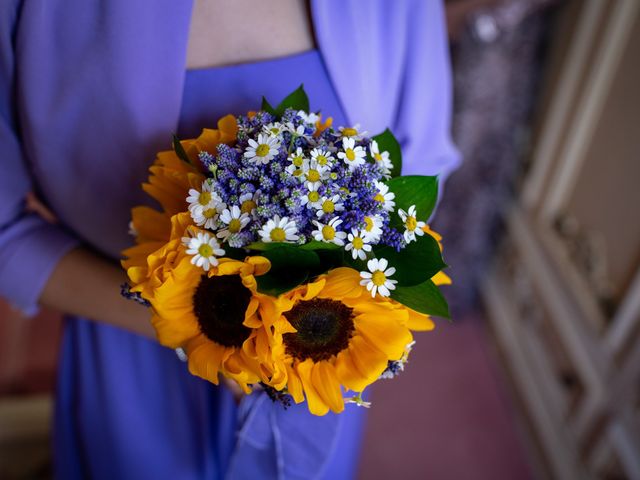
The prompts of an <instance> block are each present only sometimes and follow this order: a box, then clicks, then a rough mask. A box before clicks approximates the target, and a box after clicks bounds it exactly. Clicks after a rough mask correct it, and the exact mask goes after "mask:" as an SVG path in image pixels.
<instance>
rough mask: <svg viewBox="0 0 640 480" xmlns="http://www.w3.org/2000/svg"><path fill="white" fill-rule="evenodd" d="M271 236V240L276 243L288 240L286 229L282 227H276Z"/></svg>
mask: <svg viewBox="0 0 640 480" xmlns="http://www.w3.org/2000/svg"><path fill="white" fill-rule="evenodd" d="M269 236H270V237H271V240H272V241H274V242H284V239H285V238H286V234H285V232H284V229H282V228H280V227H276V228H274V229H273V230H271V233H270V234H269Z"/></svg>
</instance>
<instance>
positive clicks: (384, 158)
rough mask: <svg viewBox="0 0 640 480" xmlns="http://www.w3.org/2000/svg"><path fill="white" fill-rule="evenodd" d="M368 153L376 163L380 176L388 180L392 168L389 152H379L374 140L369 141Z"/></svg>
mask: <svg viewBox="0 0 640 480" xmlns="http://www.w3.org/2000/svg"><path fill="white" fill-rule="evenodd" d="M369 151H370V152H371V156H372V157H373V159H374V160H375V161H376V165H378V167H380V169H381V170H382V174H383V175H384V176H385V177H386V178H389V177H390V176H391V169H392V168H393V163H391V159H390V158H389V152H380V148H379V147H378V142H376V141H375V140H371V145H370V146H369Z"/></svg>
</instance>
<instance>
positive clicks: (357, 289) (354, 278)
mask: <svg viewBox="0 0 640 480" xmlns="http://www.w3.org/2000/svg"><path fill="white" fill-rule="evenodd" d="M324 278H325V279H326V285H325V287H324V289H323V291H322V294H321V295H320V296H321V297H323V298H332V299H335V300H340V299H342V298H347V297H357V296H360V295H362V290H363V288H362V286H361V285H360V273H359V272H358V271H357V270H354V269H353V268H347V267H340V268H336V269H334V270H331V271H330V272H329V273H328V274H327V275H326V276H325V277H324Z"/></svg>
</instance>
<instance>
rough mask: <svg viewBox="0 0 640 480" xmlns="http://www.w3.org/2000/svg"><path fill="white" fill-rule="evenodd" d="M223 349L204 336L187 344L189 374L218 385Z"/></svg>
mask: <svg viewBox="0 0 640 480" xmlns="http://www.w3.org/2000/svg"><path fill="white" fill-rule="evenodd" d="M224 354H225V348H224V347H223V346H221V345H218V344H216V343H214V342H212V341H210V340H209V339H207V338H206V337H205V336H204V335H200V336H198V337H197V338H195V339H194V340H192V341H191V342H189V343H188V344H187V356H188V358H189V372H191V374H192V375H196V376H198V377H200V378H204V379H205V380H208V381H210V382H211V383H214V384H216V385H218V382H219V379H218V373H219V371H220V367H221V365H222V360H223V357H224Z"/></svg>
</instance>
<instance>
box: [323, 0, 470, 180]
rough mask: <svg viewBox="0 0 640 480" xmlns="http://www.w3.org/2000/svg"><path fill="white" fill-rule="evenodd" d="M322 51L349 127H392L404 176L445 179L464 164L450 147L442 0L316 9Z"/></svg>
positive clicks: (348, 0)
mask: <svg viewBox="0 0 640 480" xmlns="http://www.w3.org/2000/svg"><path fill="white" fill-rule="evenodd" d="M312 7H313V10H312V11H313V18H314V24H315V27H316V36H317V40H318V44H319V46H320V48H321V50H322V53H323V57H324V60H325V64H326V65H327V69H328V70H329V73H330V74H331V78H332V81H333V83H334V87H335V88H336V93H337V94H338V97H339V98H340V101H341V103H342V106H343V108H344V110H345V113H346V115H347V117H348V118H349V121H350V122H351V123H361V124H362V126H363V127H364V129H365V130H367V131H369V133H370V134H376V133H379V132H382V131H383V130H384V129H385V128H387V127H389V128H390V129H391V131H392V132H393V133H394V134H395V136H396V137H397V138H398V140H399V142H400V144H401V146H402V151H403V169H402V174H403V175H410V174H414V175H440V177H441V180H442V179H444V178H445V177H446V176H447V175H448V174H449V173H450V172H451V171H453V170H454V169H455V168H456V167H457V166H458V165H459V163H460V155H459V153H458V150H457V149H456V148H455V146H454V145H453V142H452V141H451V132H450V129H451V111H452V88H451V65H450V61H449V47H448V41H447V34H446V22H445V17H444V6H443V3H442V1H441V0H394V1H393V2H390V1H388V0H369V1H367V2H361V1H359V0H339V1H337V0H336V1H325V0H316V1H315V2H312Z"/></svg>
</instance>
